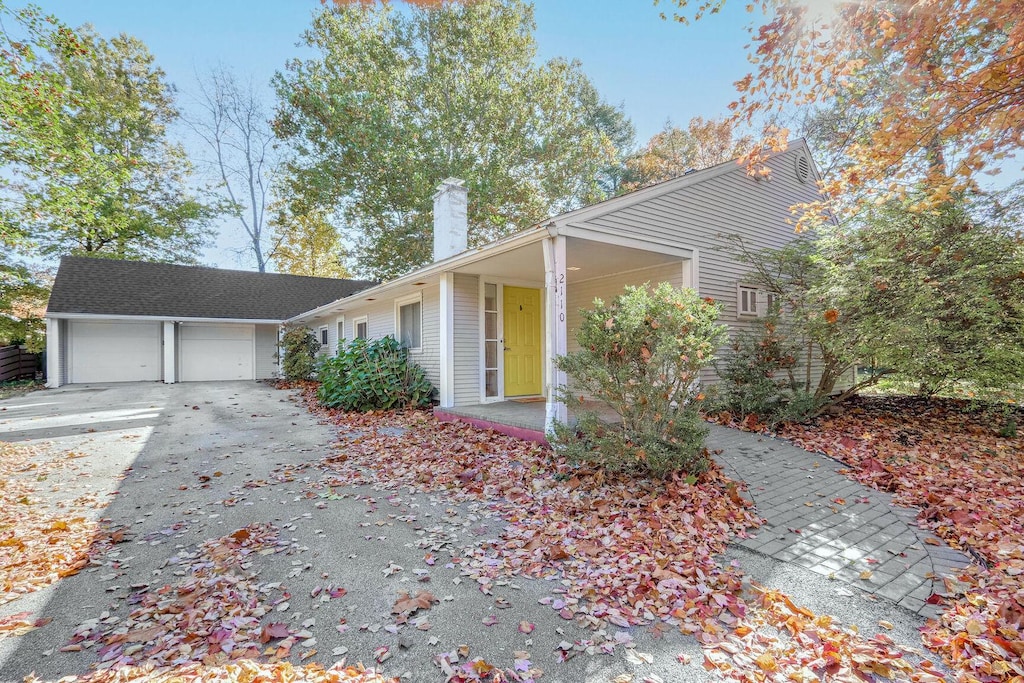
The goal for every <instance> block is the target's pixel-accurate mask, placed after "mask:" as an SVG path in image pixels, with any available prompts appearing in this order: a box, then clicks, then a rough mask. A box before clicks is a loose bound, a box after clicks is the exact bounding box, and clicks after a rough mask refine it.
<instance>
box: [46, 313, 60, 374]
mask: <svg viewBox="0 0 1024 683" xmlns="http://www.w3.org/2000/svg"><path fill="white" fill-rule="evenodd" d="M62 341H63V340H62V339H61V338H60V320H58V319H57V318H47V319H46V386H47V387H49V388H50V389H56V388H57V387H59V386H60V385H61V376H60V361H61V358H60V348H61V342H62Z"/></svg>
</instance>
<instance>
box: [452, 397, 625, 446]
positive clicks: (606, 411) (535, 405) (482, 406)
mask: <svg viewBox="0 0 1024 683" xmlns="http://www.w3.org/2000/svg"><path fill="white" fill-rule="evenodd" d="M586 407H587V409H588V410H592V411H594V412H596V413H597V414H598V415H600V416H601V417H602V418H603V419H604V420H605V421H607V422H610V423H612V422H617V421H618V415H616V414H615V412H614V411H613V410H611V408H608V407H607V406H605V405H604V404H603V403H598V402H596V401H594V402H591V401H588V402H587V404H586ZM434 416H435V417H437V419H439V420H441V421H442V422H451V421H454V420H459V421H461V422H466V423H468V424H471V425H473V426H474V427H479V428H480V429H491V430H494V431H496V432H498V433H500V434H508V435H509V436H514V437H516V438H518V439H525V440H527V441H535V442H537V443H541V444H547V443H548V440H547V437H546V435H545V433H544V428H545V419H546V406H545V401H544V400H543V399H541V400H536V399H518V400H516V399H513V400H510V401H497V402H493V403H477V404H473V405H465V406H457V407H450V408H442V407H440V406H438V407H436V408H434ZM568 416H569V417H568V422H569V424H573V423H574V422H575V421H576V417H575V415H574V414H573V411H572V410H569V411H568Z"/></svg>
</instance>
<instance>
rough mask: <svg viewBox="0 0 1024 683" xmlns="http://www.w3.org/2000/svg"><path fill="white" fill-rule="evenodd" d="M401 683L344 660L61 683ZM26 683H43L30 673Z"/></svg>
mask: <svg viewBox="0 0 1024 683" xmlns="http://www.w3.org/2000/svg"><path fill="white" fill-rule="evenodd" d="M256 682H259V683H300V682H301V683H398V679H397V678H385V677H383V676H381V675H380V674H378V673H376V672H375V671H374V670H373V669H364V668H363V667H362V666H346V665H345V664H343V663H339V664H335V665H334V666H332V667H330V668H328V669H325V668H324V667H322V666H321V665H319V664H307V665H305V666H294V665H292V664H291V663H289V662H276V663H272V664H265V663H260V662H255V661H250V660H241V661H238V662H233V663H231V664H226V665H224V666H223V667H207V666H203V665H201V664H197V663H191V664H183V665H181V666H176V667H171V668H158V667H155V666H151V665H150V666H135V667H124V668H121V669H116V670H106V671H97V672H94V673H91V674H89V675H86V676H66V677H64V678H61V679H60V680H59V681H58V683H256ZM25 683H42V681H40V679H38V678H36V677H35V676H29V677H28V678H27V679H25Z"/></svg>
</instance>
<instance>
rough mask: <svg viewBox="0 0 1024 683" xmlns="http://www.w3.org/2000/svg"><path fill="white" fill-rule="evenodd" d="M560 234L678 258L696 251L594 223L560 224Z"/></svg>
mask: <svg viewBox="0 0 1024 683" xmlns="http://www.w3.org/2000/svg"><path fill="white" fill-rule="evenodd" d="M558 234H559V235H563V236H565V237H574V238H576V239H583V240H591V241H593V242H600V243H602V244H610V245H613V246H617V247H627V248H629V249H640V250H642V251H654V252H657V253H659V254H666V255H668V256H675V257H676V258H681V259H689V258H693V254H694V251H695V250H694V249H690V248H686V247H678V246H673V245H670V244H663V243H661V242H655V241H653V240H645V239H643V238H641V237H634V236H633V235H623V234H621V233H618V232H615V231H612V230H606V229H604V228H596V227H594V226H592V225H578V224H575V223H568V224H564V225H560V226H558Z"/></svg>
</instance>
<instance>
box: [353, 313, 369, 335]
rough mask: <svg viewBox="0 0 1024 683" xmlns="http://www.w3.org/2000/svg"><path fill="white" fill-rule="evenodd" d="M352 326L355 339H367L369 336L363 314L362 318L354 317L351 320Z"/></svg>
mask: <svg viewBox="0 0 1024 683" xmlns="http://www.w3.org/2000/svg"><path fill="white" fill-rule="evenodd" d="M352 326H353V327H354V328H355V338H356V339H368V338H369V337H370V335H369V325H368V324H367V321H366V316H365V315H364V316H363V317H362V318H356V319H355V320H353V321H352Z"/></svg>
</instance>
